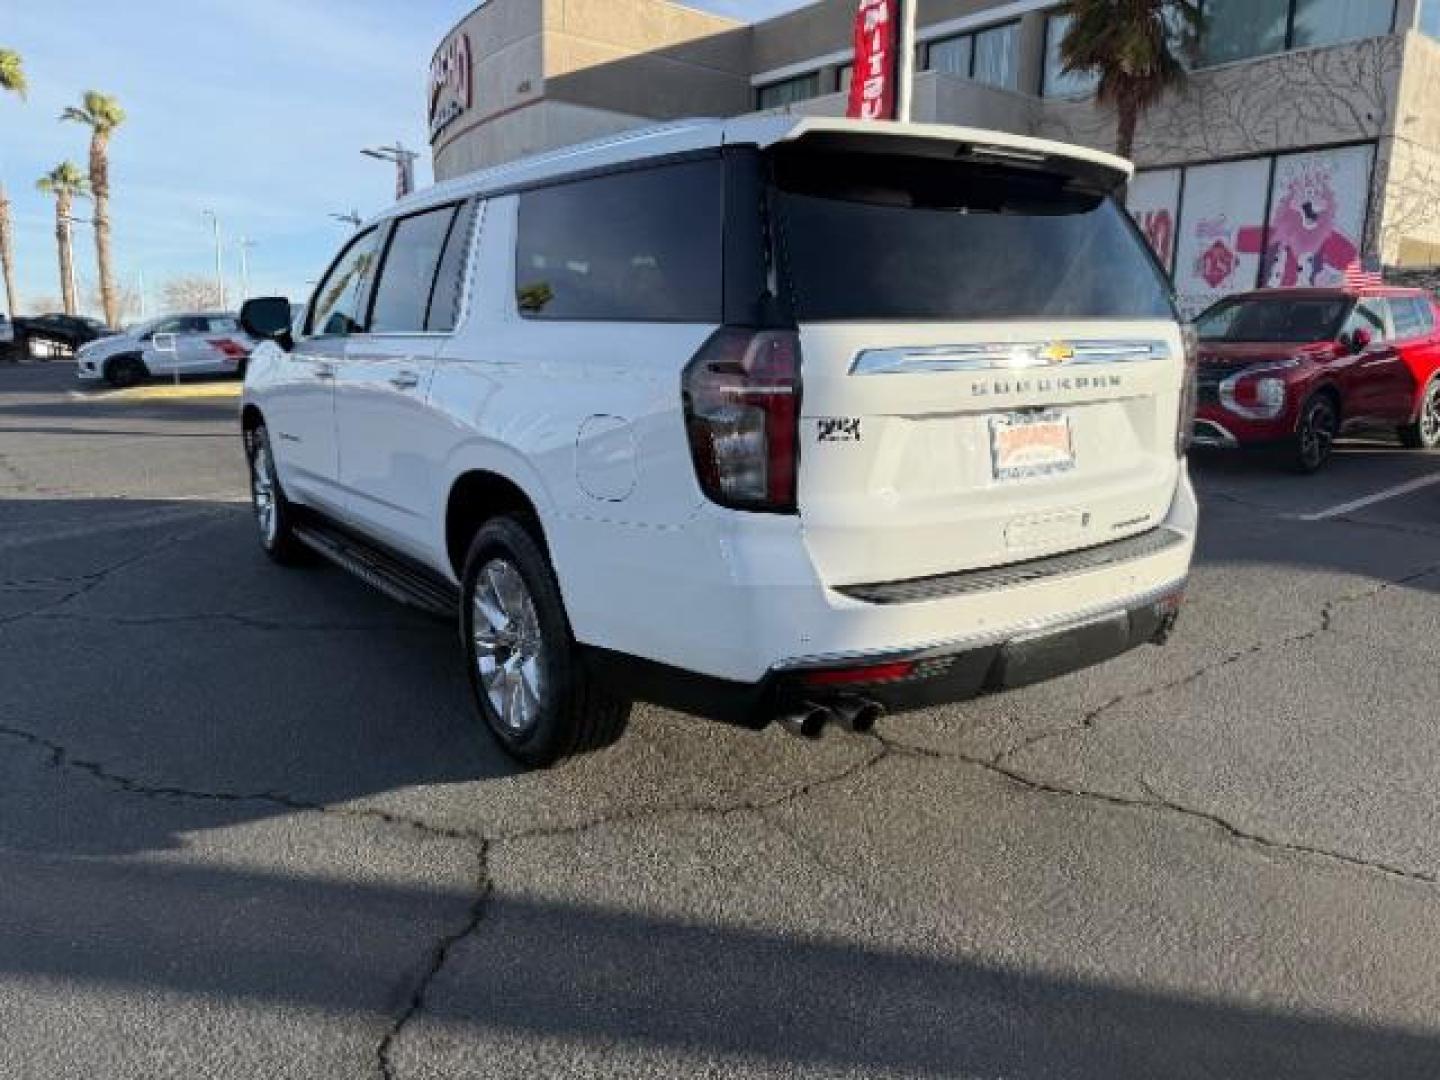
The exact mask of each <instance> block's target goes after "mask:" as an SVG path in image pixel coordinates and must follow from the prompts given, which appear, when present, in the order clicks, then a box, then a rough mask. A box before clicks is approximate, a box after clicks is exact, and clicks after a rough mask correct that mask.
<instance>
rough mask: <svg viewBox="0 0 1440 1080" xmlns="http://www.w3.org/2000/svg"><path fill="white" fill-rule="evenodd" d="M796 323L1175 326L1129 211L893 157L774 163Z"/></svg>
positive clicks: (1014, 173)
mask: <svg viewBox="0 0 1440 1080" xmlns="http://www.w3.org/2000/svg"><path fill="white" fill-rule="evenodd" d="M773 176H774V196H773V205H774V213H775V217H776V219H777V222H778V232H779V235H780V240H781V247H782V250H783V253H784V259H785V263H786V269H787V277H788V282H789V287H790V293H791V297H790V298H791V302H792V304H793V307H794V311H795V316H796V318H798V319H800V320H801V321H805V320H819V321H824V320H846V319H851V320H863V319H881V320H883V319H908V320H943V321H963V320H1004V319H1037V318H1066V319H1174V318H1176V314H1175V309H1174V306H1173V304H1172V302H1171V292H1170V287H1169V283H1168V282H1167V280H1166V278H1165V275H1164V274H1163V273H1162V272H1161V270H1160V267H1159V265H1158V264H1157V263H1156V262H1155V260H1154V257H1153V256H1152V255H1151V253H1150V251H1149V248H1148V247H1147V246H1146V244H1145V242H1144V241H1143V239H1142V238H1141V237H1140V235H1139V233H1138V232H1137V231H1136V230H1135V227H1134V225H1133V223H1132V222H1131V220H1130V218H1129V216H1128V215H1127V214H1126V213H1125V212H1124V210H1122V209H1121V208H1120V206H1119V205H1118V204H1117V203H1116V202H1115V200H1114V199H1113V198H1111V197H1110V196H1109V195H1108V194H1106V193H1104V192H1101V191H1096V190H1087V189H1086V187H1084V186H1083V185H1081V184H1077V183H1076V182H1075V180H1074V179H1073V178H1069V177H1066V176H1062V175H1058V174H1052V173H1047V172H1043V171H1040V170H1037V169H1025V168H1016V167H1008V166H999V165H989V164H980V163H975V162H963V161H953V160H948V159H940V158H922V157H911V156H903V155H894V154H874V153H843V152H804V151H794V152H787V153H777V154H776V155H775V158H774V174H773Z"/></svg>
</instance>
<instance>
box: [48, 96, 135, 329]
mask: <svg viewBox="0 0 1440 1080" xmlns="http://www.w3.org/2000/svg"><path fill="white" fill-rule="evenodd" d="M60 119H61V120H73V121H74V122H75V123H77V124H84V125H86V126H87V127H88V128H89V129H90V191H91V194H92V195H93V196H94V198H95V219H94V220H95V258H96V261H97V262H98V263H99V265H100V299H101V304H102V306H103V307H104V308H105V321H106V323H108V324H109V325H110V326H112V327H115V328H117V329H118V328H119V326H120V293H119V290H118V289H116V287H115V271H114V268H113V267H112V266H111V262H110V135H111V133H112V132H114V130H115V129H116V128H117V127H119V126H120V125H121V124H123V123H124V122H125V110H124V109H122V108H121V107H120V103H119V102H118V101H116V100H115V99H114V98H113V97H111V96H110V95H109V94H102V93H100V91H98V90H87V91H85V97H84V99H83V100H82V102H81V104H80V106H79V107H78V108H77V107H76V106H74V105H72V106H70V107H69V108H68V109H66V110H65V111H64V112H63V113H61V114H60Z"/></svg>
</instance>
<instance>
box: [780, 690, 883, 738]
mask: <svg viewBox="0 0 1440 1080" xmlns="http://www.w3.org/2000/svg"><path fill="white" fill-rule="evenodd" d="M884 712H885V707H884V706H883V705H880V704H878V703H876V702H874V701H867V700H866V699H864V698H841V699H840V700H839V701H836V702H833V703H831V704H829V705H820V704H817V703H815V702H813V701H807V702H804V703H803V704H801V705H799V706H798V707H796V708H794V709H791V710H789V711H788V712H784V713H781V714H780V715H779V716H778V717H777V718H776V720H777V722H778V723H779V724H780V726H781V727H782V728H784V729H785V730H786V731H788V732H789V733H790V734H791V735H796V736H799V737H800V738H802V739H818V738H820V736H821V735H823V734H825V729H826V727H828V726H829V725H831V724H835V725H836V726H838V727H841V728H844V729H845V730H846V731H848V732H850V733H851V734H854V735H865V734H867V733H869V732H871V731H873V730H874V729H875V724H876V722H877V721H878V720H879V719H880V717H881V715H882V714H883V713H884Z"/></svg>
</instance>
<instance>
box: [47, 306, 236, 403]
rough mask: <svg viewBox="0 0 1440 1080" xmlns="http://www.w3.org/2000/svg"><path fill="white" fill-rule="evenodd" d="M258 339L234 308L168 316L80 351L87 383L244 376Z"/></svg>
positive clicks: (78, 363) (124, 383)
mask: <svg viewBox="0 0 1440 1080" xmlns="http://www.w3.org/2000/svg"><path fill="white" fill-rule="evenodd" d="M254 345H255V340H254V339H253V338H251V337H250V336H249V335H248V334H246V333H245V331H244V330H242V329H241V328H240V320H239V318H238V317H237V316H236V315H235V314H234V313H233V312H214V311H211V312H198V313H194V314H189V315H165V316H162V317H160V318H158V319H152V320H150V321H149V322H145V323H141V324H140V325H139V326H136V327H134V328H133V329H131V330H127V331H125V332H123V333H120V334H116V335H114V336H112V337H107V338H104V339H103V340H100V341H96V342H94V343H92V344H90V345H86V346H84V347H83V348H81V349H80V351H79V352H78V353H76V356H75V360H76V365H75V367H76V374H77V375H78V376H79V377H80V378H81V379H82V380H85V381H94V380H98V379H104V380H105V381H106V382H108V383H109V384H110V385H111V386H134V385H135V384H136V383H138V382H141V381H143V380H144V379H146V378H149V377H150V376H152V375H174V374H180V375H242V376H243V375H244V374H245V362H246V360H247V359H248V358H249V356H250V350H251V349H252V348H253V347H254Z"/></svg>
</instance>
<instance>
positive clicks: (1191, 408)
mask: <svg viewBox="0 0 1440 1080" xmlns="http://www.w3.org/2000/svg"><path fill="white" fill-rule="evenodd" d="M1180 340H1181V343H1182V344H1183V346H1184V353H1185V371H1184V373H1183V375H1182V378H1183V379H1184V382H1182V383H1181V385H1180V417H1179V421H1178V424H1177V426H1176V429H1175V456H1176V457H1179V458H1183V457H1184V456H1185V455H1186V454H1188V453H1189V452H1190V444H1191V442H1193V441H1194V438H1195V414H1196V412H1197V411H1198V410H1199V407H1200V387H1199V385H1198V379H1199V376H1200V335H1199V334H1198V333H1197V332H1196V330H1195V327H1194V326H1192V325H1190V324H1189V323H1187V324H1186V325H1185V326H1183V327H1181V328H1180Z"/></svg>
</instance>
